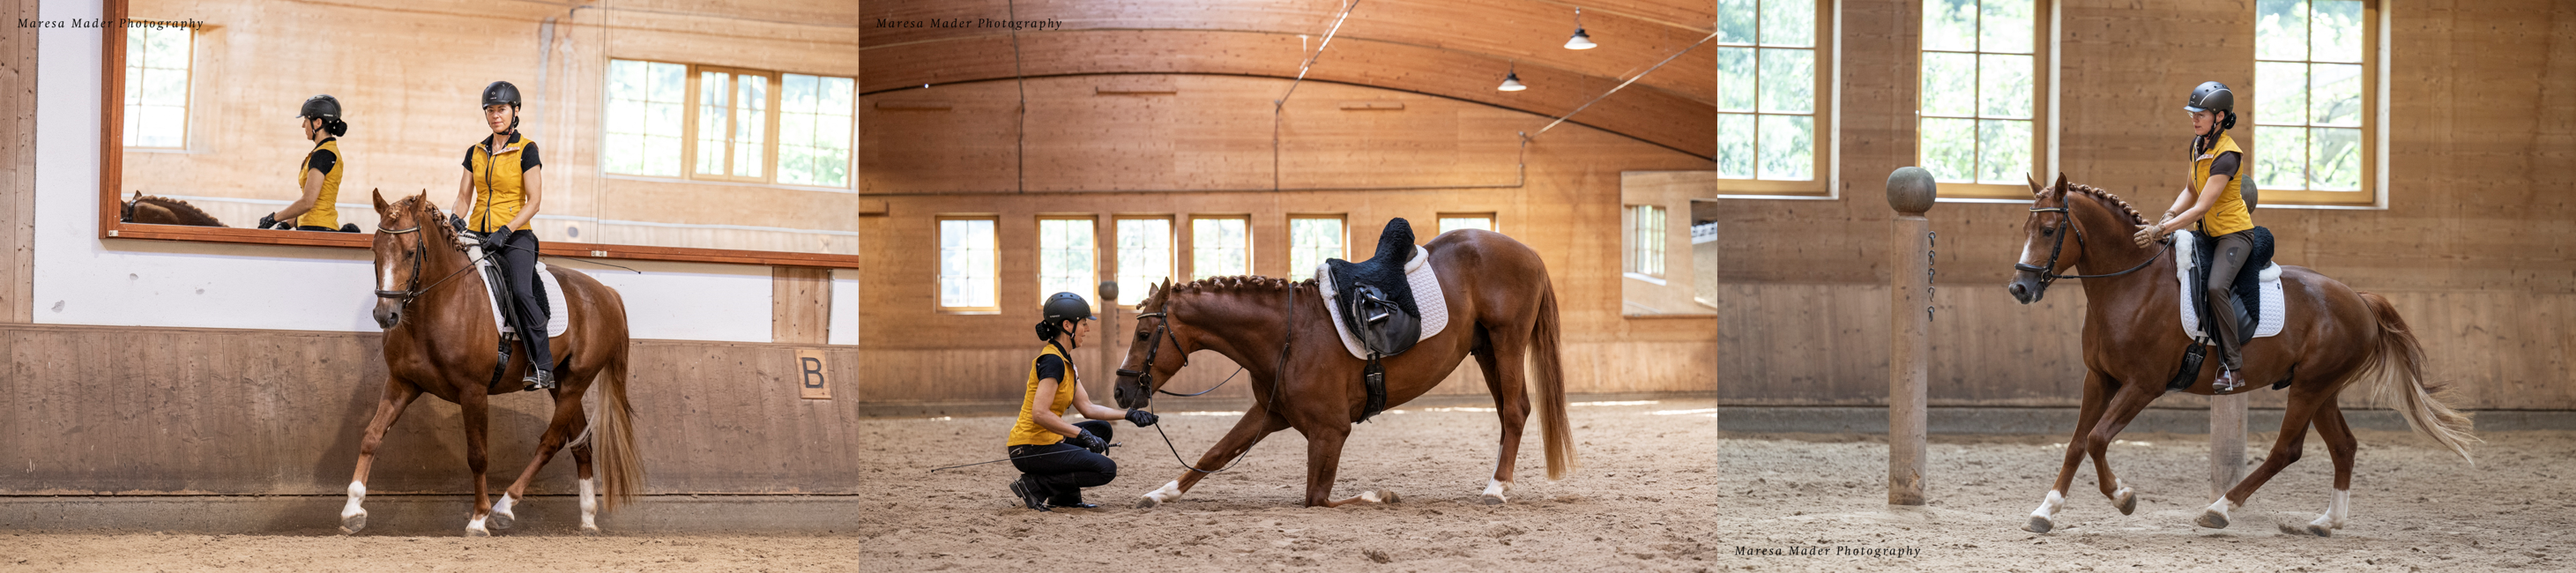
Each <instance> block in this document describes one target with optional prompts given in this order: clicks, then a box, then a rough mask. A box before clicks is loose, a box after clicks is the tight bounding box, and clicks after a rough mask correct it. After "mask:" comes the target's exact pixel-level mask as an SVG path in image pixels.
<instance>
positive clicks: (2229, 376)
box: [2209, 369, 2245, 392]
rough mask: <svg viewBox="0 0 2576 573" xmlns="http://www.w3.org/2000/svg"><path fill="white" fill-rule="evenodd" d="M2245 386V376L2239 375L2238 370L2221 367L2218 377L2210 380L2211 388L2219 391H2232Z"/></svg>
mask: <svg viewBox="0 0 2576 573" xmlns="http://www.w3.org/2000/svg"><path fill="white" fill-rule="evenodd" d="M2243 387H2245V380H2244V377H2242V376H2239V375H2237V370H2226V369H2221V370H2219V371H2218V379H2216V380H2212V381H2210V382H2209V388H2210V389H2211V390H2216V391H2219V392H2230V391H2234V390H2236V389H2237V388H2243Z"/></svg>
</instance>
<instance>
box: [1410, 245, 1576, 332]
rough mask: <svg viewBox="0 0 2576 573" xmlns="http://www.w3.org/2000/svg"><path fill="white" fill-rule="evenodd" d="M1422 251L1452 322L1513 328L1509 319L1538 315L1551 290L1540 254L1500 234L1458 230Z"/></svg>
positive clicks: (1545, 265)
mask: <svg viewBox="0 0 2576 573" xmlns="http://www.w3.org/2000/svg"><path fill="white" fill-rule="evenodd" d="M1425 248H1427V249H1430V251H1431V270H1432V272H1434V273H1436V274H1438V275H1439V276H1440V290H1441V291H1442V292H1443V293H1445V294H1446V295H1447V296H1448V298H1449V306H1450V309H1449V316H1452V317H1461V316H1475V317H1480V318H1479V322H1484V323H1487V324H1488V325H1494V324H1509V323H1517V322H1519V321H1518V320H1512V318H1514V317H1522V316H1523V315H1524V314H1525V313H1526V312H1529V311H1535V310H1537V308H1538V305H1539V301H1540V299H1542V298H1544V297H1546V296H1547V293H1548V291H1549V290H1550V289H1551V287H1550V286H1549V282H1548V275H1547V264H1546V263H1545V262H1544V261H1541V260H1540V259H1539V256H1538V251H1537V250H1536V249H1531V248H1530V246H1529V245H1527V244H1523V243H1521V242H1520V241H1519V240H1517V239H1513V238H1511V237H1510V236H1506V235H1504V234H1502V233H1496V232H1493V231H1486V230H1482V229H1459V230H1456V231H1450V232H1447V233H1441V234H1440V236H1438V237H1433V238H1432V239H1431V243H1430V244H1428V245H1425ZM1469 304H1473V305H1474V306H1473V307H1469V306H1466V305H1469Z"/></svg>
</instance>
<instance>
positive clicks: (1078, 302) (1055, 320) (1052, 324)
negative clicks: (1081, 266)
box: [1038, 292, 1093, 340]
mask: <svg viewBox="0 0 2576 573" xmlns="http://www.w3.org/2000/svg"><path fill="white" fill-rule="evenodd" d="M1039 314H1041V315H1043V318H1041V319H1040V320H1038V340H1055V337H1056V335H1058V334H1063V333H1066V332H1072V330H1071V329H1066V328H1063V327H1062V325H1063V324H1064V321H1068V320H1092V319H1093V317H1092V316H1091V302H1090V301H1087V300H1083V298H1082V295H1078V294H1073V293H1070V292H1060V293H1055V294H1054V295H1052V296H1048V297H1047V301H1046V306H1044V307H1042V308H1040V309H1039Z"/></svg>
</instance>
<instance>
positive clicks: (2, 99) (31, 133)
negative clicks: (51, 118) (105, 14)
mask: <svg viewBox="0 0 2576 573" xmlns="http://www.w3.org/2000/svg"><path fill="white" fill-rule="evenodd" d="M36 2H37V0H0V21H7V22H11V23H13V24H14V23H16V22H17V21H18V19H20V18H26V19H31V20H32V19H35V18H36ZM35 240H36V34H34V33H31V32H30V31H26V30H21V31H20V32H19V33H13V34H5V35H0V324H6V323H18V322H27V321H29V320H33V317H34V314H33V313H34V310H35V309H34V303H33V302H31V299H32V298H33V297H34V296H35V292H34V291H35V284H36V276H35V273H36V244H35Z"/></svg>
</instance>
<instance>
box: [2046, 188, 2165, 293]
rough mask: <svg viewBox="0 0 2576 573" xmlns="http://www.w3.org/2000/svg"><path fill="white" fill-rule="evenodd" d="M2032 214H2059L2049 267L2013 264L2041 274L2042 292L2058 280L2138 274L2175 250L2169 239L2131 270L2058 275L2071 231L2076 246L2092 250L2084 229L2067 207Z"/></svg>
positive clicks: (2052, 232) (2049, 255) (2050, 232)
mask: <svg viewBox="0 0 2576 573" xmlns="http://www.w3.org/2000/svg"><path fill="white" fill-rule="evenodd" d="M2030 212H2032V213H2056V214H2057V227H2056V228H2053V229H2050V230H2049V234H2052V235H2056V236H2057V243H2055V244H2052V245H2049V247H2048V265H2047V266H2036V265H2032V264H2030V263H2023V262H2014V263H2013V268H2014V269H2016V270H2023V271H2029V272H2034V273H2039V288H2040V289H2041V290H2046V289H2047V288H2048V283H2052V282H2056V281H2057V279H2103V278H2111V277H2116V276H2120V275H2125V274H2129V273H2134V272H2138V269H2143V268H2147V265H2149V264H2154V263H2155V262H2156V259H2161V258H2164V256H2165V253H2166V252H2169V251H2172V250H2173V240H2171V239H2167V240H2163V241H2158V242H2161V243H2164V248H2163V249H2161V250H2158V251H2156V254H2155V256H2151V257H2147V259H2146V260H2143V261H2138V265H2137V266H2133V267H2129V270H2125V271H2120V272H2116V273H2105V274H2098V275H2061V274H2057V257H2058V255H2061V254H2064V253H2065V251H2066V235H2067V233H2068V230H2069V229H2073V233H2074V235H2075V246H2078V247H2086V248H2088V249H2089V248H2090V245H2087V244H2085V242H2084V228H2083V227H2078V226H2075V212H2073V211H2068V210H2067V209H2066V206H2065V205H2059V206H2056V207H2032V208H2031V209H2030Z"/></svg>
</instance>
